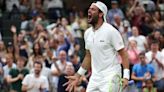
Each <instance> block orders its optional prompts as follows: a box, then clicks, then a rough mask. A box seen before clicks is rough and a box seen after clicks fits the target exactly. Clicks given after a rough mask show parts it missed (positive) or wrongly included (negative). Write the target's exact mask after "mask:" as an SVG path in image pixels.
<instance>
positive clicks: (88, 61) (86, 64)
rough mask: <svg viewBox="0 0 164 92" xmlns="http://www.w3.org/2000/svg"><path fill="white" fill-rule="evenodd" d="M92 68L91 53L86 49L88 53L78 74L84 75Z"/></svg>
mask: <svg viewBox="0 0 164 92" xmlns="http://www.w3.org/2000/svg"><path fill="white" fill-rule="evenodd" d="M90 68H91V55H90V52H89V51H86V55H85V57H84V60H83V62H82V65H81V67H80V68H79V70H78V71H77V74H76V75H78V76H81V75H84V74H85V72H86V71H87V70H89V69H90Z"/></svg>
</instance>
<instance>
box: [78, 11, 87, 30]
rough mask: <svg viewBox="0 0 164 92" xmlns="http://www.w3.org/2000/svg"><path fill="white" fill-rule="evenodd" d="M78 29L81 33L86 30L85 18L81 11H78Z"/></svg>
mask: <svg viewBox="0 0 164 92" xmlns="http://www.w3.org/2000/svg"><path fill="white" fill-rule="evenodd" d="M78 21H79V27H80V29H81V30H82V31H85V30H86V29H87V28H88V23H87V18H86V17H85V15H84V12H83V11H79V19H78Z"/></svg>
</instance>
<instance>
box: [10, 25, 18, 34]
mask: <svg viewBox="0 0 164 92" xmlns="http://www.w3.org/2000/svg"><path fill="white" fill-rule="evenodd" d="M16 30H17V29H16V27H15V26H14V25H12V26H11V32H12V33H16Z"/></svg>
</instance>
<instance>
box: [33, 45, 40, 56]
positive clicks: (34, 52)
mask: <svg viewBox="0 0 164 92" xmlns="http://www.w3.org/2000/svg"><path fill="white" fill-rule="evenodd" d="M37 44H38V46H39V51H38V54H39V55H42V49H41V46H40V44H39V43H38V42H37V43H35V44H34V45H33V48H32V49H33V54H34V56H36V55H37V53H36V51H35V45H37Z"/></svg>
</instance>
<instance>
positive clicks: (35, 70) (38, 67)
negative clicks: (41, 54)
mask: <svg viewBox="0 0 164 92" xmlns="http://www.w3.org/2000/svg"><path fill="white" fill-rule="evenodd" d="M41 70H42V67H41V65H40V64H36V63H35V64H34V72H35V74H36V75H39V74H40V72H41Z"/></svg>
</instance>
